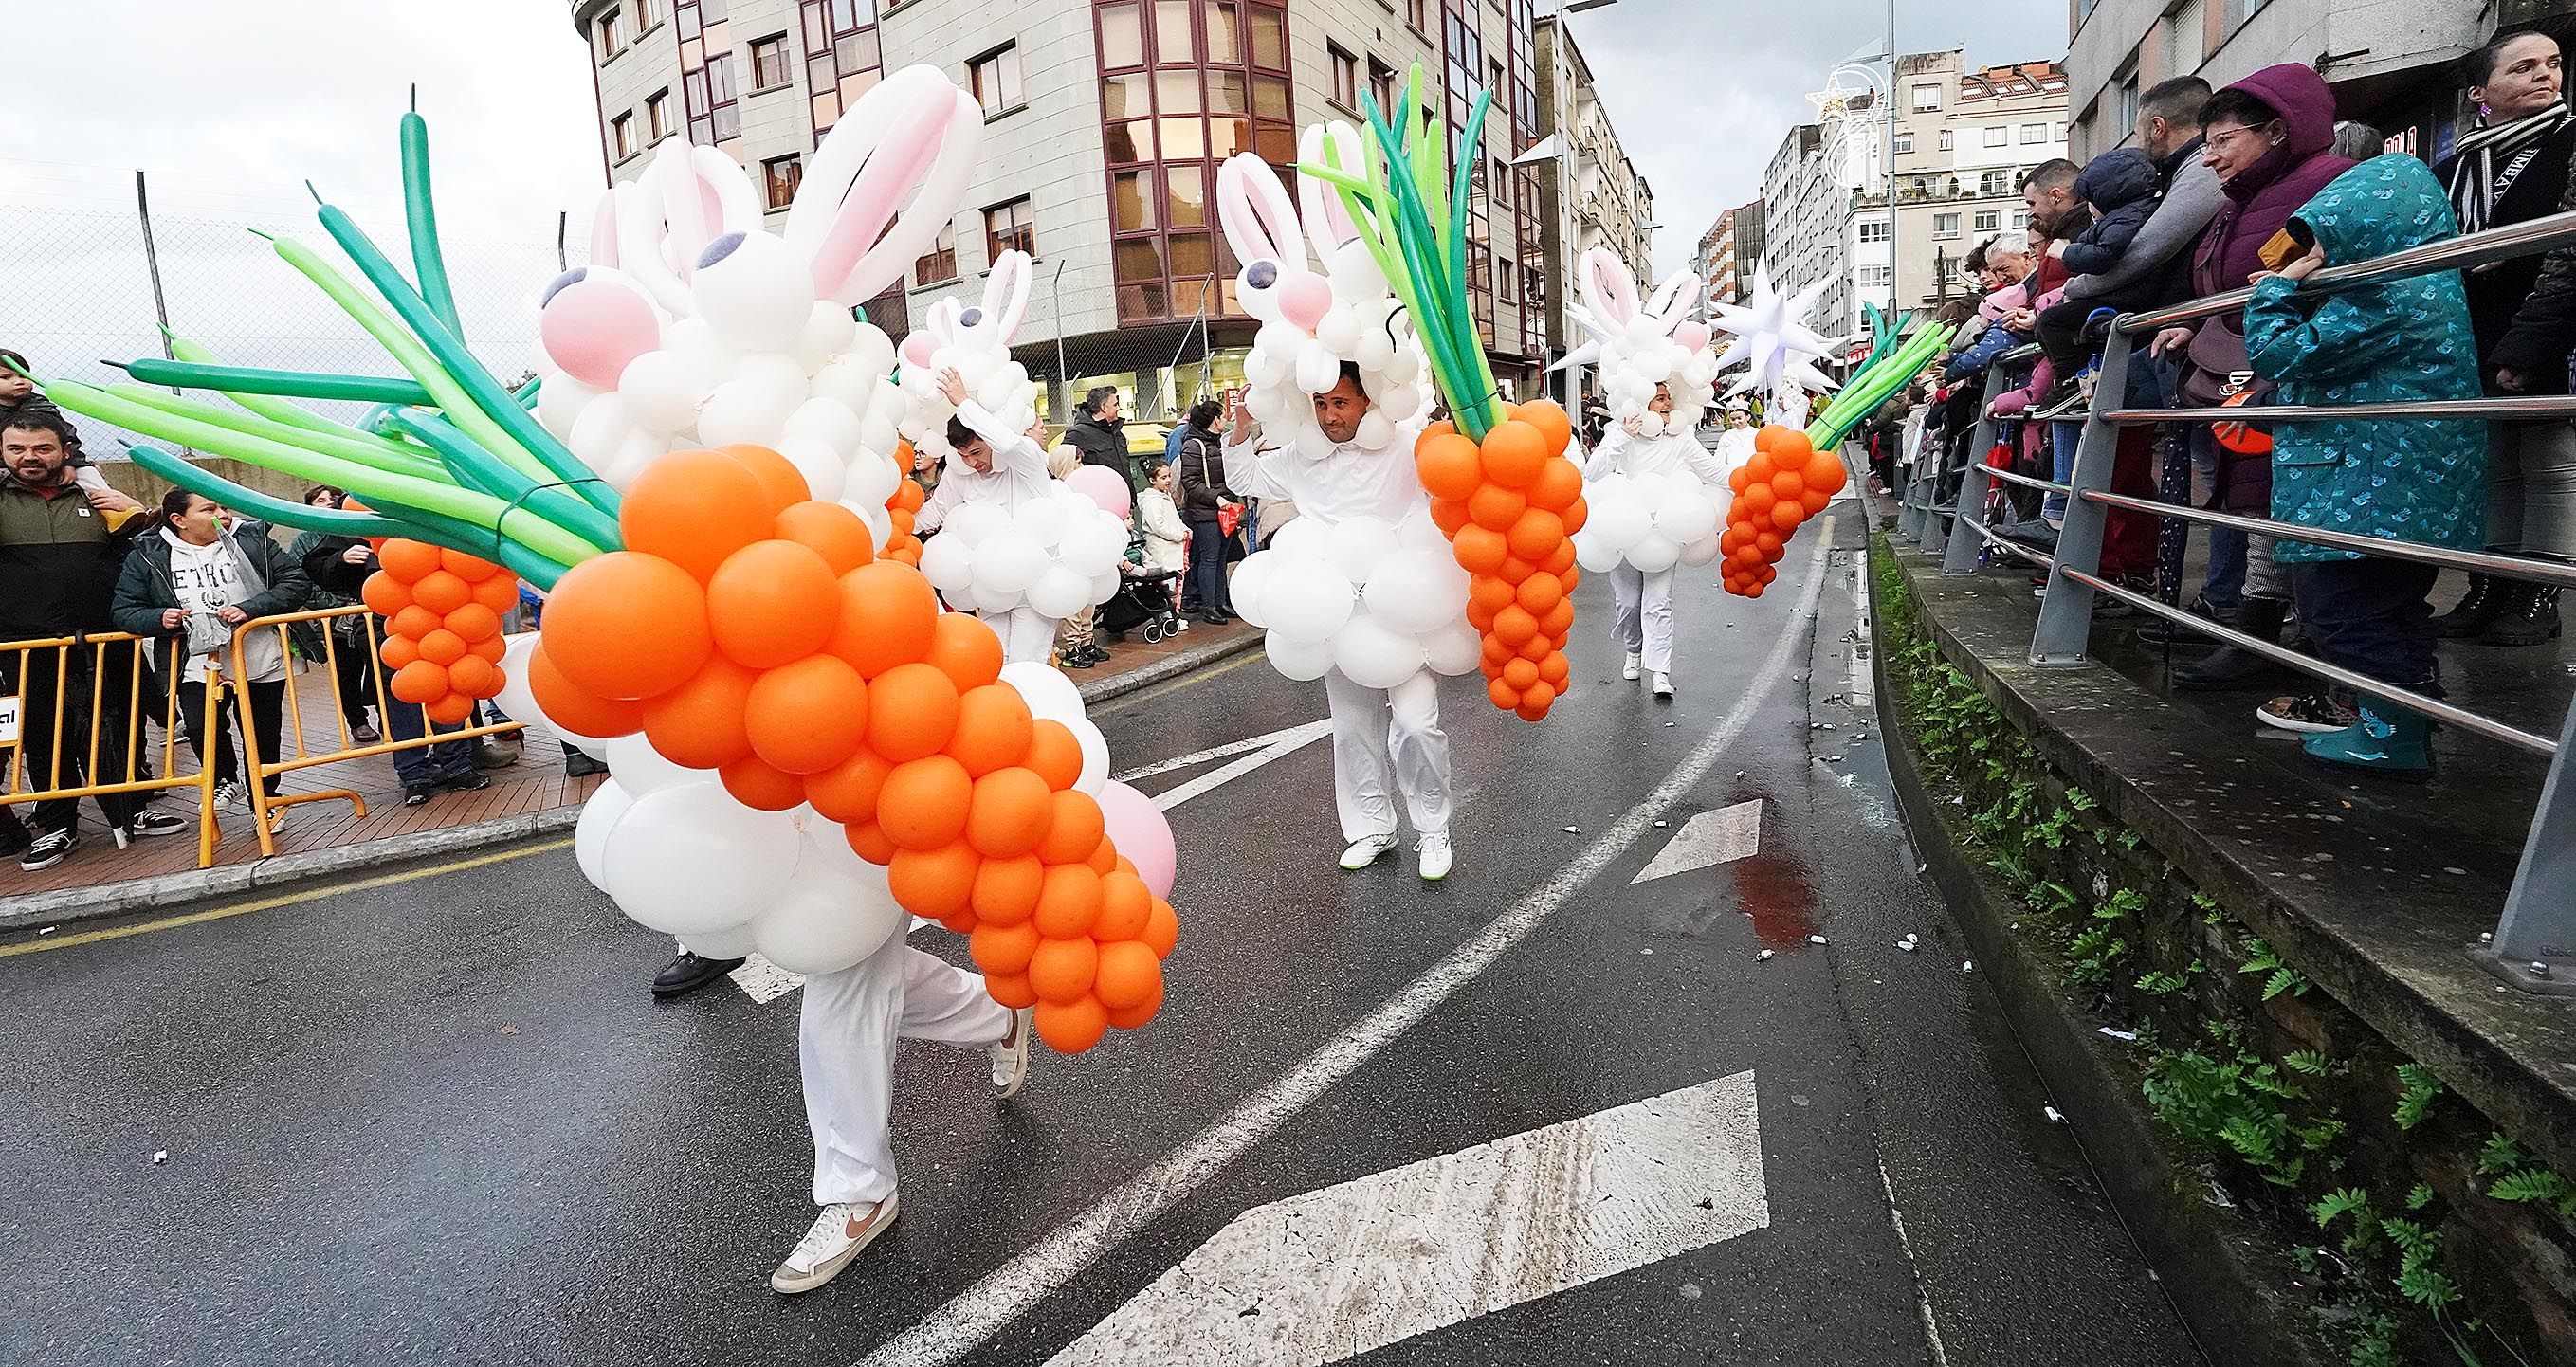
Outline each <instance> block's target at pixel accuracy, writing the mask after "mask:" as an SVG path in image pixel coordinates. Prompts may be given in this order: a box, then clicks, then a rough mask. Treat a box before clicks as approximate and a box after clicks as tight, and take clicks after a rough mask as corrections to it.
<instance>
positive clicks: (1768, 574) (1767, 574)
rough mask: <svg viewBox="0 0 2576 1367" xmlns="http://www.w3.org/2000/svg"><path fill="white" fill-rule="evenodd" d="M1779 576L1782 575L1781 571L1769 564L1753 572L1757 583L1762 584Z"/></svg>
mask: <svg viewBox="0 0 2576 1367" xmlns="http://www.w3.org/2000/svg"><path fill="white" fill-rule="evenodd" d="M1779 577H1780V572H1779V571H1778V570H1775V569H1773V568H1771V567H1770V566H1768V565H1765V566H1763V567H1762V568H1760V569H1758V570H1755V571H1754V572H1753V579H1754V582H1755V583H1760V584H1768V583H1770V582H1772V581H1773V580H1776V579H1778V578H1779Z"/></svg>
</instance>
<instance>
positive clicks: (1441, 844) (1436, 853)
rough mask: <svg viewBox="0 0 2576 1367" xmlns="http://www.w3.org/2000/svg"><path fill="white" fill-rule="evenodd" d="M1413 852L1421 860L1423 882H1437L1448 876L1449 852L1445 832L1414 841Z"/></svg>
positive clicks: (1447, 837)
mask: <svg viewBox="0 0 2576 1367" xmlns="http://www.w3.org/2000/svg"><path fill="white" fill-rule="evenodd" d="M1413 852H1414V854H1415V856H1416V857H1417V858H1419V859H1420V860H1421V873H1422V881H1423V882H1425V883H1437V882H1439V881H1440V880H1441V879H1443V878H1446V877H1448V876H1449V863H1450V854H1449V836H1448V833H1447V832H1445V831H1444V832H1442V833H1441V834H1439V835H1426V836H1424V837H1422V838H1421V839H1420V840H1418V841H1416V842H1414V846H1413Z"/></svg>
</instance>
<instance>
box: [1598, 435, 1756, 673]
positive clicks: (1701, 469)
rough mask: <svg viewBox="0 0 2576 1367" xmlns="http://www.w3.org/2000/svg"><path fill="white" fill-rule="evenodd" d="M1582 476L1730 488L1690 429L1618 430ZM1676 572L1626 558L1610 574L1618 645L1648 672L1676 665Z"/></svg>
mask: <svg viewBox="0 0 2576 1367" xmlns="http://www.w3.org/2000/svg"><path fill="white" fill-rule="evenodd" d="M1583 474H1584V478H1586V479H1587V480H1598V479H1603V478H1606V477H1608V476H1611V475H1621V476H1625V477H1626V478H1627V479H1629V480H1631V481H1636V480H1657V481H1663V480H1670V479H1671V478H1672V477H1673V476H1675V475H1684V476H1687V477H1689V478H1695V479H1697V480H1698V481H1699V482H1700V483H1702V484H1704V485H1707V486H1709V487H1710V489H1711V490H1712V491H1714V490H1718V489H1724V488H1725V487H1726V468H1725V466H1724V465H1723V464H1722V463H1721V462H1720V461H1719V459H1718V458H1717V456H1716V455H1715V454H1714V453H1712V452H1711V451H1710V450H1709V449H1708V448H1707V447H1705V446H1702V445H1700V441H1699V437H1698V435H1697V434H1696V433H1694V432H1691V431H1688V430H1684V431H1680V432H1667V433H1665V434H1664V435H1662V436H1660V437H1632V436H1629V435H1628V434H1627V433H1626V432H1624V431H1621V430H1620V429H1618V428H1615V427H1614V428H1612V429H1611V430H1610V432H1609V434H1608V435H1606V436H1604V437H1603V438H1602V440H1601V446H1600V449H1598V450H1596V451H1594V452H1593V453H1592V457H1591V459H1590V460H1589V461H1587V462H1585V464H1584V467H1583ZM1673 569H1674V566H1673V565H1672V564H1670V563H1667V564H1666V565H1664V567H1663V568H1661V569H1658V570H1654V571H1652V572H1649V571H1645V570H1641V569H1639V568H1637V567H1636V566H1635V565H1634V564H1631V563H1630V562H1629V561H1627V560H1626V559H1622V560H1620V562H1619V563H1618V564H1617V565H1616V566H1614V567H1613V568H1612V569H1611V571H1610V589H1611V595H1612V598H1613V600H1614V601H1615V602H1616V603H1617V606H1618V615H1617V618H1616V623H1615V630H1616V631H1617V633H1618V637H1619V643H1620V644H1621V645H1622V646H1623V647H1625V648H1626V650H1627V652H1628V653H1629V654H1631V655H1636V656H1639V657H1641V658H1640V660H1639V663H1640V664H1642V665H1643V666H1644V667H1645V669H1646V671H1647V672H1648V673H1650V674H1665V673H1670V672H1671V670H1672V667H1673Z"/></svg>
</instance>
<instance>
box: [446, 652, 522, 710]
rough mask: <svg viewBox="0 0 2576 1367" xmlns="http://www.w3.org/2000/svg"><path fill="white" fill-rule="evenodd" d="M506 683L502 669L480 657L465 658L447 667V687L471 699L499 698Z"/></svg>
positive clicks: (469, 656)
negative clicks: (502, 686) (502, 675)
mask: <svg viewBox="0 0 2576 1367" xmlns="http://www.w3.org/2000/svg"><path fill="white" fill-rule="evenodd" d="M505 682H507V681H506V680H504V679H503V678H502V677H501V667H500V666H499V665H496V664H494V663H492V662H491V661H490V660H487V659H484V658H483V657H482V656H480V655H467V656H463V657H461V658H459V659H457V660H454V661H452V662H450V663H449V665H448V666H447V686H448V687H450V688H453V689H455V690H456V691H457V692H459V693H462V694H464V695H465V696H466V697H469V698H475V699H478V700H479V699H482V698H496V697H499V696H500V694H501V685H502V684H503V683H505Z"/></svg>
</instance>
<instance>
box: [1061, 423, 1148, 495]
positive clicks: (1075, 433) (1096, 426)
mask: <svg viewBox="0 0 2576 1367" xmlns="http://www.w3.org/2000/svg"><path fill="white" fill-rule="evenodd" d="M1126 428H1127V423H1126V420H1125V419H1123V418H1113V419H1111V420H1110V421H1108V422H1102V421H1101V420H1100V419H1098V418H1095V417H1093V416H1091V415H1090V414H1088V413H1076V414H1074V415H1073V425H1072V426H1070V427H1067V428H1066V429H1064V444H1065V445H1067V446H1070V447H1072V448H1073V449H1074V450H1076V451H1078V452H1081V453H1082V463H1083V464H1085V465H1097V466H1100V467H1101V468H1102V469H1105V470H1114V471H1116V472H1117V474H1118V477H1119V478H1120V479H1123V480H1125V481H1127V484H1128V487H1130V488H1133V487H1135V483H1136V475H1135V472H1134V471H1132V470H1130V469H1128V460H1127V432H1126Z"/></svg>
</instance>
